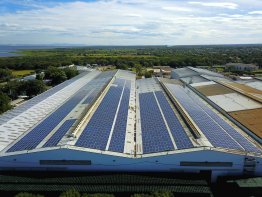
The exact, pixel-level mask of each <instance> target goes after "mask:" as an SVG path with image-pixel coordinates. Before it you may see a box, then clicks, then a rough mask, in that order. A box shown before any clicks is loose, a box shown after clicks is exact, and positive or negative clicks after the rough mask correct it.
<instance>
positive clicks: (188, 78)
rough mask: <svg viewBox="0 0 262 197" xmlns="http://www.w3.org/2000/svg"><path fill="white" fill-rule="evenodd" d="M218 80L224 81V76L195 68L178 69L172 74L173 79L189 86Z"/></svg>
mask: <svg viewBox="0 0 262 197" xmlns="http://www.w3.org/2000/svg"><path fill="white" fill-rule="evenodd" d="M216 78H217V79H223V78H224V76H223V75H221V74H219V73H216V72H212V71H210V70H206V69H201V68H193V67H184V68H177V69H173V70H172V72H171V79H179V80H182V81H183V82H185V83H187V84H191V83H199V82H206V81H209V79H210V80H213V79H216Z"/></svg>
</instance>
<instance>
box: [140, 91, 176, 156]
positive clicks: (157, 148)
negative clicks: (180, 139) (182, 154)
mask: <svg viewBox="0 0 262 197" xmlns="http://www.w3.org/2000/svg"><path fill="white" fill-rule="evenodd" d="M139 103H140V116H141V129H142V143H143V153H155V152H162V151H169V150H174V145H173V143H172V141H171V139H170V137H169V134H168V130H167V128H166V125H165V123H164V120H163V118H162V115H161V112H160V110H159V108H158V105H157V102H156V99H155V97H154V94H153V93H152V92H148V93H140V94H139Z"/></svg>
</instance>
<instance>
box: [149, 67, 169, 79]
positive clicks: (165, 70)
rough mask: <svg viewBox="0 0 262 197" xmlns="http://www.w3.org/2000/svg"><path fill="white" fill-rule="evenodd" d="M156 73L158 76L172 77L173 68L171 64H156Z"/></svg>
mask: <svg viewBox="0 0 262 197" xmlns="http://www.w3.org/2000/svg"><path fill="white" fill-rule="evenodd" d="M153 69H154V75H155V76H156V77H164V78H170V76H171V71H172V70H173V68H171V67H170V66H154V67H153Z"/></svg>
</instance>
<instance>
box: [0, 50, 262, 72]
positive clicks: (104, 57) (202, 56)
mask: <svg viewBox="0 0 262 197" xmlns="http://www.w3.org/2000/svg"><path fill="white" fill-rule="evenodd" d="M23 53H24V54H25V56H20V57H7V58H0V68H9V69H18V70H19V69H47V68H48V67H49V66H53V67H59V66H65V65H70V64H76V65H86V64H99V65H102V66H105V65H114V66H119V67H122V66H123V67H133V66H134V65H137V64H140V65H141V66H143V67H152V66H159V65H161V66H170V67H173V68H176V67H185V66H193V67H196V66H211V65H222V64H226V63H229V62H242V63H254V64H256V65H258V66H259V67H260V68H262V45H236V46H235V45H233V46H176V47H167V46H154V47H83V48H65V49H49V50H32V51H24V52H23Z"/></svg>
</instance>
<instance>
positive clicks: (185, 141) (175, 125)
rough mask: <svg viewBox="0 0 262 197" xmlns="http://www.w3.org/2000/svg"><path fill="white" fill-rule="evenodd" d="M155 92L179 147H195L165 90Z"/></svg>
mask: <svg viewBox="0 0 262 197" xmlns="http://www.w3.org/2000/svg"><path fill="white" fill-rule="evenodd" d="M155 94H156V97H157V100H158V102H159V104H160V106H161V109H162V111H163V113H164V116H165V119H166V121H167V124H168V126H169V128H170V131H171V133H172V135H173V138H174V140H175V143H176V146H177V148H178V149H186V148H192V147H193V144H192V142H191V141H190V139H189V137H188V136H187V134H186V132H185V130H184V128H183V127H182V125H181V123H180V122H179V120H178V118H177V116H176V115H175V113H174V111H173V109H172V108H171V106H170V104H169V103H168V101H167V99H166V97H165V95H164V94H163V92H162V91H157V92H155Z"/></svg>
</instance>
